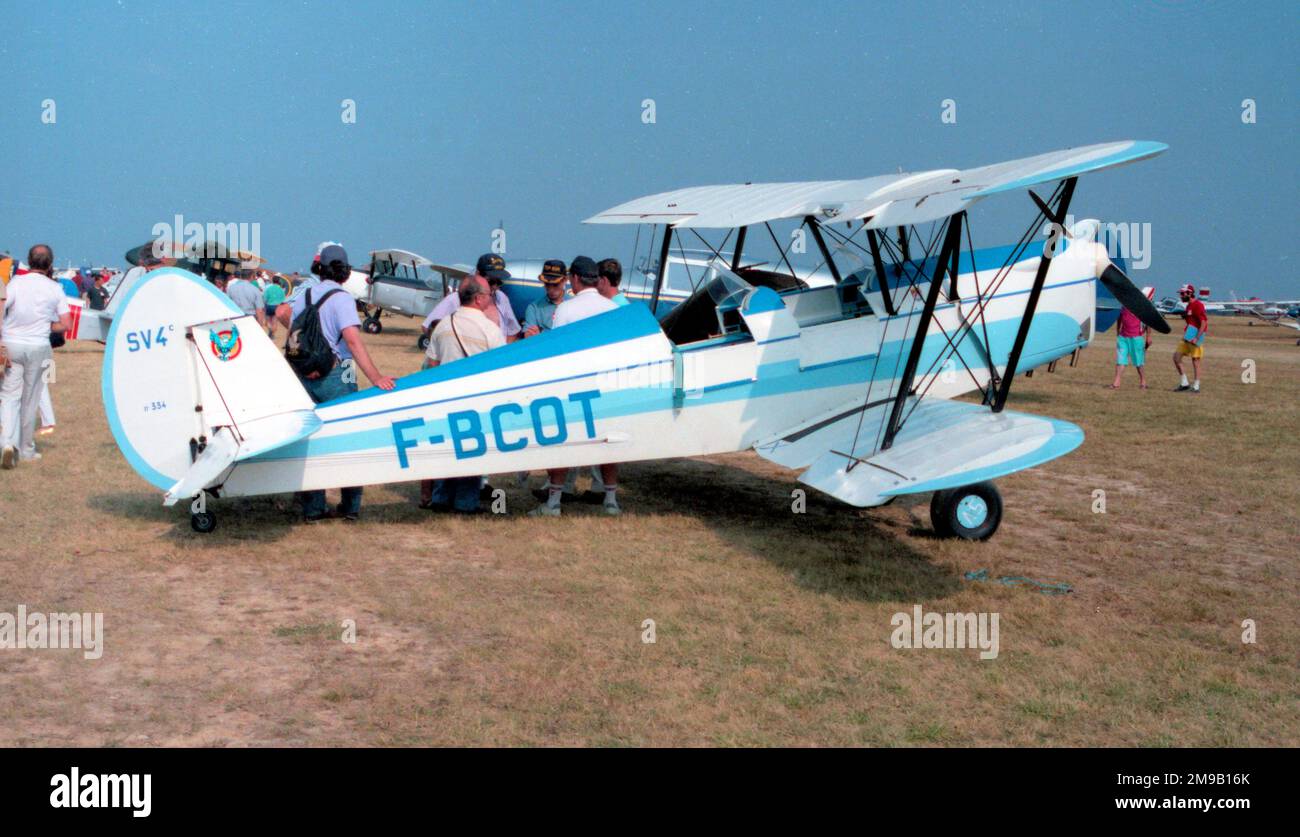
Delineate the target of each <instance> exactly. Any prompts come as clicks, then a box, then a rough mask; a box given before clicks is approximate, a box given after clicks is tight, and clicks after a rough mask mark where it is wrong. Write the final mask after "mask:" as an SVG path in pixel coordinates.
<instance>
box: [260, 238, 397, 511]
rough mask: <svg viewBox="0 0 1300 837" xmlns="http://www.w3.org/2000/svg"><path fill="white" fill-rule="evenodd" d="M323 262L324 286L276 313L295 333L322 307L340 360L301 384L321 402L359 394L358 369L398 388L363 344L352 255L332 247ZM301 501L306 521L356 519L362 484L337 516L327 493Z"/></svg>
mask: <svg viewBox="0 0 1300 837" xmlns="http://www.w3.org/2000/svg"><path fill="white" fill-rule="evenodd" d="M318 264H319V266H318V267H317V268H316V272H318V273H319V275H320V278H321V282H320V284H319V285H317V286H316V287H314V288H308V289H307V290H306V291H304V292H303V294H302V296H299V297H298V298H296V299H294V300H293V301H292V302H291V303H287V304H284V305H281V306H280V307H279V308H278V309H276V316H277V317H279V319H280V322H281V324H282V325H284V327H285V328H286V329H289V330H290V331H292V328H293V320H294V319H295V318H297V317H298V315H300V314H302V313H303V312H304V311H305V310H306V309H307V306H309V305H313V304H317V305H319V306H320V307H319V308H318V309H317V312H316V315H317V316H318V317H319V318H320V325H321V331H322V332H323V333H324V337H325V342H327V343H328V344H329V347H330V349H332V350H333V352H334V357H335V359H336V360H337V362H336V363H335V364H334V368H333V369H331V370H330V371H329V372H327V373H325V374H324V375H319V373H316V372H313V373H312V374H313V375H317V376H318V377H314V378H304V377H299V378H298V380H299V381H301V382H302V385H303V388H304V389H305V390H307V394H308V395H310V396H311V400H312V401H315V402H316V403H317V404H319V403H321V402H322V401H330V400H333V399H335V398H341V397H343V396H344V395H347V394H349V393H353V392H356V391H357V374H356V368H357V367H360V369H361V371H362V372H364V373H365V375H366V377H367V378H369V379H370V382H371V383H372V384H374V385H375V386H377V387H379V388H380V389H392V388H393V387H394V385H395V384H394V382H393V379H392V378H390V377H388V376H387V375H385V374H383V373H381V372H380V371H379V369H378V368H377V367H376V366H375V364H374V361H372V360H371V359H370V353H369V352H368V351H366V345H365V343H363V342H361V320H360V318H359V317H357V303H356V300H355V299H353V298H352V294H350V293H348V292H347V291H345V290H343V288H342V287H341V286H342V285H343V283H344V282H346V281H347V280H348V277H349V276H351V275H352V267H351V265H350V263H349V262H348V254H347V251H345V250H344V249H343V248H342V247H340V246H339V245H337V244H329V245H326V246H325V247H324V248H322V249H321V251H320V261H319V263H318ZM301 497H302V514H303V519H304V520H306V521H307V522H309V523H311V522H315V521H318V520H324V519H326V518H330V517H342V518H344V519H346V520H356V519H357V518H358V517H359V516H360V515H361V488H360V487H359V486H353V487H349V488H344V489H343V497H342V502H340V503H339V505H338V508H337V509H336V510H335V512H334V513H331V512H330V511H329V509H328V508H327V507H326V504H325V492H324V491H304V492H302V494H301Z"/></svg>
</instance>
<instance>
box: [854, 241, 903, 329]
mask: <svg viewBox="0 0 1300 837" xmlns="http://www.w3.org/2000/svg"><path fill="white" fill-rule="evenodd" d="M866 224H867V222H866V221H863V222H862V225H863V226H866ZM867 243H868V244H869V245H871V266H872V267H873V268H875V270H876V281H877V282H878V283H879V285H880V296H881V298H882V299H883V300H884V303H885V313H886V314H888V315H889V316H891V317H892V316H894V315H895V314H897V313H898V309H896V308H895V307H894V289H893V288H891V287H890V286H889V277H888V276H886V275H885V261H884V259H882V258H880V239H878V238H876V231H875V230H874V229H868V230H867Z"/></svg>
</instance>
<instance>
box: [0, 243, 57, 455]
mask: <svg viewBox="0 0 1300 837" xmlns="http://www.w3.org/2000/svg"><path fill="white" fill-rule="evenodd" d="M27 264H28V265H29V272H28V273H24V274H23V275H21V276H15V277H14V278H13V279H12V280H11V281H10V282H9V287H8V288H7V291H8V293H7V295H6V297H5V301H4V321H3V324H2V325H0V341H3V350H2V351H0V361H3V363H4V364H5V367H6V368H5V374H4V382H3V384H0V467H3V468H6V469H8V468H13V467H14V466H15V465H17V464H18V460H20V459H22V460H24V461H26V460H32V459H40V458H41V455H40V454H39V453H37V452H36V441H35V433H36V412H37V409H38V408H39V406H40V396H41V389H42V386H43V384H44V380H45V375H46V374H48V372H47V370H48V369H49V368H50V366H51V364H52V363H53V362H54V353H53V351H51V349H50V332H51V331H57V332H62V331H66V330H67V329H68V328H69V327H70V326H71V314H70V308H69V307H68V297H67V296H66V295H65V294H64V293H63V288H62V287H60V285H59V283H58V282H57V281H55V279H54V278H53V277H54V251H53V250H51V249H50V247H49V245H47V244H37V245H36V246H34V247H32V249H31V250H30V251H28V253H27Z"/></svg>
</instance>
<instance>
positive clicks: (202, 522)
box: [190, 512, 217, 535]
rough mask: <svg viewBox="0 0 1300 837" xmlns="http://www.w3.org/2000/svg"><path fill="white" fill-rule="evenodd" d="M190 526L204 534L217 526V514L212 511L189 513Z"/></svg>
mask: <svg viewBox="0 0 1300 837" xmlns="http://www.w3.org/2000/svg"><path fill="white" fill-rule="evenodd" d="M190 528H191V529H193V530H194V531H195V532H198V533H199V534H200V535H206V534H208V533H209V532H211V531H212V530H213V529H216V528H217V516H216V515H215V514H213V513H212V512H199V513H198V514H191V515H190Z"/></svg>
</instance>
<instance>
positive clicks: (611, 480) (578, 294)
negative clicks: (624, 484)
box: [528, 256, 622, 517]
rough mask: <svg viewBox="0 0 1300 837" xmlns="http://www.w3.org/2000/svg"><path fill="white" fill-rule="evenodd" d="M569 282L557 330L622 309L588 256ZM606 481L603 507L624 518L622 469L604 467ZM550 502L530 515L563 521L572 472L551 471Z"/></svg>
mask: <svg viewBox="0 0 1300 837" xmlns="http://www.w3.org/2000/svg"><path fill="white" fill-rule="evenodd" d="M569 282H570V284H571V285H572V286H573V298H572V299H567V300H565V301H564V302H562V303H560V305H559V307H558V308H556V309H555V317H554V323H555V328H563V327H564V326H566V325H568V324H570V323H576V322H578V321H580V320H585V319H587V318H588V317H595V316H597V315H598V314H604V313H607V312H609V311H613V310H614V309H616V308H617V307H618V306H617V305H616V304H615V303H613V302H612V301H610V300H608V299H606V298H605V297H603V296H601V295H600V291H599V290H597V288H596V286H597V285H598V284H599V282H600V272H599V270H597V268H596V262H595V261H593V260H592V259H590V258H588V257H586V256H578V257H577V258H576V259H574V260H573V264H572V265H570V266H569ZM600 470H601V476H602V478H603V481H604V493H605V496H604V500H603V502H602V504H601V506H602V508H603V510H604V512H605V514H608V515H618V514H622V509H620V508H619V506H618V499H617V492H618V466H617V465H601V466H600ZM546 475H547V478H548V482H547V483H546V488H545V491H546V500H545V501H544V502H543V503H542V505H540V506H538V507H537V508H535V509H533V510H532V511H530V512H529V513H528V514H529V515H531V516H533V517H559V516H560V501H561V499H562V498H563V496H564V488H565V484H566V483H567V482H568V476H569V469H568V468H550V469H548V470H547V472H546Z"/></svg>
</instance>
